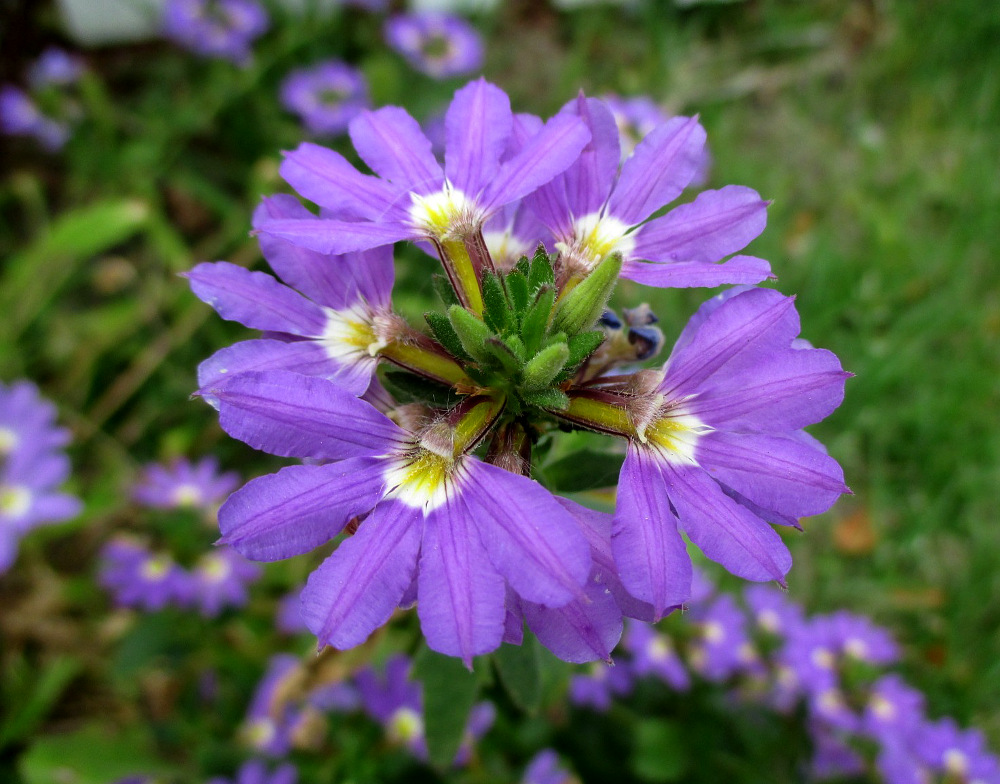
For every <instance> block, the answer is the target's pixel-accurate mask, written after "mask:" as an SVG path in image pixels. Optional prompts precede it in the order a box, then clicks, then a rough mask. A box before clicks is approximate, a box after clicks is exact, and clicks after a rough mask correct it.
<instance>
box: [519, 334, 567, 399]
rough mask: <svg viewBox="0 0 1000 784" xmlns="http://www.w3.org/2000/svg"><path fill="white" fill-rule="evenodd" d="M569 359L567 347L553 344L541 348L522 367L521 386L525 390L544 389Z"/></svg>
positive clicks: (562, 344)
mask: <svg viewBox="0 0 1000 784" xmlns="http://www.w3.org/2000/svg"><path fill="white" fill-rule="evenodd" d="M568 358H569V346H567V345H566V344H565V343H554V344H553V345H551V346H549V347H547V348H543V349H542V350H541V351H539V352H538V353H537V354H535V356H533V357H532V358H531V359H530V360H528V363H527V364H526V365H525V366H524V373H523V378H524V381H523V382H522V383H523V386H524V388H525V389H532V390H535V389H544V388H545V387H547V386H549V384H551V383H552V379H554V378H555V377H556V376H558V375H559V373H560V371H562V369H563V366H564V365H565V364H566V360H567V359H568Z"/></svg>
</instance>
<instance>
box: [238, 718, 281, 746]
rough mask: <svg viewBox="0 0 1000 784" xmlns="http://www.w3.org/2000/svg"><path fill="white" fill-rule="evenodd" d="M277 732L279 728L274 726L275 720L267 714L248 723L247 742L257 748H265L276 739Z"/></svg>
mask: <svg viewBox="0 0 1000 784" xmlns="http://www.w3.org/2000/svg"><path fill="white" fill-rule="evenodd" d="M276 734H277V728H276V727H275V726H274V721H272V720H271V719H269V718H267V717H266V716H262V717H261V718H259V719H254V720H253V721H251V722H250V723H249V724H247V726H246V730H245V736H246V739H247V742H248V743H249V744H250V745H251V746H253V747H254V748H256V749H262V748H264V747H265V746H266V745H267V744H268V743H270V742H271V741H272V740H274V736H275V735H276Z"/></svg>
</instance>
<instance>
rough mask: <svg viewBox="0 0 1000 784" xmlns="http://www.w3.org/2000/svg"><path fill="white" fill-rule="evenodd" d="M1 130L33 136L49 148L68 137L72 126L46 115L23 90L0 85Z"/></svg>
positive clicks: (63, 141) (64, 141)
mask: <svg viewBox="0 0 1000 784" xmlns="http://www.w3.org/2000/svg"><path fill="white" fill-rule="evenodd" d="M0 131H2V132H3V133H5V134H7V135H9V136H31V137H33V138H34V139H35V140H36V141H37V142H38V143H39V144H40V145H42V147H44V148H45V149H46V150H48V151H50V152H54V151H56V150H58V149H60V148H61V147H62V146H63V145H64V144H66V142H67V140H68V139H69V135H70V129H69V126H68V125H67V124H65V123H63V122H60V121H59V120H56V119H53V118H52V117H49V116H47V115H46V114H44V113H43V112H42V110H41V109H39V108H38V105H37V104H36V103H35V101H34V100H33V99H32V98H31V97H30V96H29V95H28V94H27V93H26V92H24V91H23V90H21V89H20V88H18V87H14V86H13V85H9V84H5V85H2V86H0Z"/></svg>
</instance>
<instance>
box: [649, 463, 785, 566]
mask: <svg viewBox="0 0 1000 784" xmlns="http://www.w3.org/2000/svg"><path fill="white" fill-rule="evenodd" d="M659 465H660V469H661V472H662V474H663V478H664V480H665V481H666V484H667V492H668V493H669V494H670V501H671V502H672V503H673V505H674V508H675V509H676V510H677V515H678V517H679V518H680V520H681V524H682V525H683V526H684V530H685V531H687V534H688V536H690V537H691V541H692V542H694V543H695V544H696V545H697V546H698V547H699V548H700V549H701V551H702V552H703V553H704V554H705V555H706V556H707V557H708V558H710V559H712V560H713V561H715V562H716V563H720V564H722V565H723V566H724V567H726V569H728V570H729V571H730V572H732V573H733V574H735V575H736V576H737V577H743V578H744V579H747V580H761V581H763V580H777V581H778V582H779V583H781V584H784V580H785V575H786V574H787V573H788V570H789V569H791V568H792V556H791V554H790V553H789V552H788V548H787V547H786V546H785V543H784V542H783V541H781V537H780V536H778V534H776V533H775V532H774V530H772V528H771V526H769V525H768V524H767V523H765V522H764V521H763V520H761V519H760V518H759V517H757V516H756V515H754V514H752V513H751V512H749V511H748V510H747V509H745V508H744V507H742V506H740V505H739V504H737V503H736V502H735V501H734V500H732V499H731V498H729V497H728V496H727V495H725V494H724V493H723V492H722V489H721V488H720V487H719V485H718V484H716V483H715V482H714V481H713V480H712V479H711V478H710V477H709V476H708V475H707V474H706V473H705V471H704V469H702V468H699V467H697V466H676V465H672V464H670V463H666V462H663V463H660V464H659Z"/></svg>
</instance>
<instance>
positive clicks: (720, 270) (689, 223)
mask: <svg viewBox="0 0 1000 784" xmlns="http://www.w3.org/2000/svg"><path fill="white" fill-rule="evenodd" d="M557 116H561V117H578V118H579V119H580V120H582V121H583V122H584V123H585V124H586V125H587V127H588V129H589V130H590V132H591V141H590V144H588V145H587V147H586V148H585V149H584V151H583V154H582V155H581V156H580V157H579V159H577V161H576V162H575V163H574V164H573V165H572V166H570V167H569V168H568V169H566V170H565V171H564V172H563V173H562V174H560V175H559V176H558V177H556V178H554V179H552V180H551V181H550V182H549V183H548V184H546V185H544V186H543V187H541V188H539V189H538V190H537V191H536V192H535V193H533V194H531V195H530V196H529V197H528V199H527V203H528V205H529V206H530V207H531V208H532V209H533V210H534V211H535V212H536V214H537V215H538V217H539V219H540V220H541V221H542V223H544V224H545V226H546V227H547V228H548V229H549V230H550V231H551V232H552V234H553V236H554V237H555V239H556V248H557V249H558V250H559V251H560V253H561V264H562V267H563V271H562V274H563V275H564V276H566V277H567V278H569V279H579V278H584V277H586V276H587V275H588V274H589V273H590V272H591V271H592V270H593V269H594V267H595V266H596V265H597V264H598V263H599V262H600V261H601V259H603V258H605V257H606V256H608V255H609V254H610V253H619V254H621V256H622V259H623V260H624V266H623V267H622V270H621V276H622V277H623V278H628V279H629V280H634V281H636V282H638V283H644V284H646V285H650V286H665V287H674V288H684V287H689V286H718V285H720V284H723V283H759V282H760V281H762V280H765V279H766V278H768V277H769V276H770V274H771V273H770V267H769V265H768V263H767V262H766V261H764V260H763V259H758V258H755V257H752V256H736V257H734V258H732V259H730V260H729V261H727V262H725V263H723V264H718V263H717V262H719V261H721V260H722V259H723V258H724V257H726V256H729V255H730V254H732V253H735V252H736V251H739V250H741V249H742V248H743V247H745V246H746V245H747V243H749V242H750V241H751V240H752V239H754V238H755V237H756V236H757V235H758V234H760V233H761V231H763V229H764V224H765V222H766V220H767V215H766V213H767V203H766V202H765V201H763V200H762V199H761V198H760V196H759V195H758V194H757V193H756V192H755V191H753V190H751V189H750V188H744V187H742V186H737V185H729V186H726V187H725V188H722V189H721V190H714V191H705V192H704V193H702V194H700V195H699V196H698V197H697V198H696V199H695V200H694V201H693V202H691V203H690V204H683V205H681V206H679V207H675V208H674V209H672V210H671V211H670V212H668V213H667V214H666V215H663V216H661V217H658V218H654V219H653V220H650V221H648V222H644V221H647V219H648V218H649V217H650V216H651V215H653V214H654V213H655V212H656V211H657V210H659V209H661V208H662V207H664V206H666V205H667V204H669V203H670V202H672V201H673V200H674V199H676V198H677V197H678V196H680V194H681V192H682V191H683V190H684V188H685V187H687V186H688V185H689V184H690V183H691V182H692V180H693V179H694V178H695V177H696V176H697V174H698V172H699V167H701V166H702V161H703V158H704V148H705V131H704V129H703V128H702V127H701V125H699V124H698V121H697V119H696V118H688V117H674V118H673V119H671V120H669V121H667V122H665V123H663V124H661V125H659V126H657V127H656V128H655V129H654V130H653V131H651V132H650V133H649V134H648V135H647V136H646V138H645V139H643V140H642V141H641V142H640V143H639V144H638V145H637V146H636V148H635V151H634V152H633V153H632V155H631V156H629V157H628V158H627V159H626V160H625V162H624V163H623V164H621V167H620V169H619V161H620V157H621V154H620V143H619V132H618V127H617V126H616V124H615V120H614V117H613V116H612V114H611V111H610V110H609V109H608V107H607V106H606V105H605V104H604V103H603V102H601V101H599V100H597V99H595V98H586V97H584V96H583V95H582V94H581V95H580V97H579V98H578V99H577V100H575V101H571V102H569V103H568V104H566V106H564V107H563V110H562V111H561V112H560V114H559V115H557Z"/></svg>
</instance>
